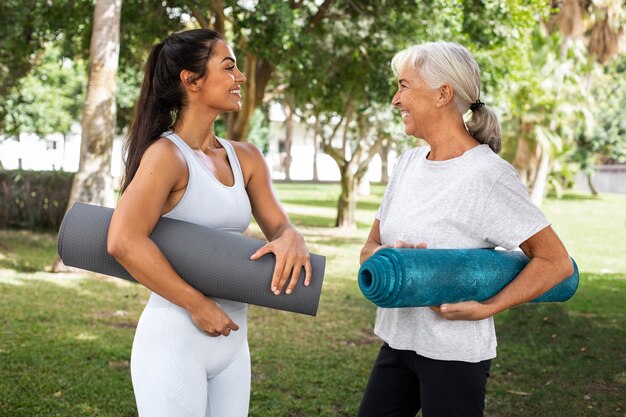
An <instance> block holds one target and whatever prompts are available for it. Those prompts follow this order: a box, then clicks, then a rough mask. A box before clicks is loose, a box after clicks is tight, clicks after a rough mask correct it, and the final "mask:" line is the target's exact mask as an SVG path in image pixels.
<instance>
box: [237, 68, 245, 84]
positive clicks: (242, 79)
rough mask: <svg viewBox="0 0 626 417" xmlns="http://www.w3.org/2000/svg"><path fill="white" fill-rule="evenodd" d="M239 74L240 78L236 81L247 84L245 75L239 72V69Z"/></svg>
mask: <svg viewBox="0 0 626 417" xmlns="http://www.w3.org/2000/svg"><path fill="white" fill-rule="evenodd" d="M237 72H238V75H239V76H238V77H237V78H236V79H235V81H237V82H238V83H242V84H243V83H245V82H246V80H247V79H246V76H245V75H244V73H243V72H241V71H239V69H237Z"/></svg>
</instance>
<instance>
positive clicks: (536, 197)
mask: <svg viewBox="0 0 626 417" xmlns="http://www.w3.org/2000/svg"><path fill="white" fill-rule="evenodd" d="M549 174H550V154H549V152H548V151H546V150H545V149H542V150H541V157H540V159H539V167H538V168H537V174H536V176H535V180H534V182H533V187H532V191H531V193H530V199H531V200H532V202H533V203H535V205H536V206H537V207H541V203H542V202H543V197H544V196H545V194H546V185H547V183H548V175H549Z"/></svg>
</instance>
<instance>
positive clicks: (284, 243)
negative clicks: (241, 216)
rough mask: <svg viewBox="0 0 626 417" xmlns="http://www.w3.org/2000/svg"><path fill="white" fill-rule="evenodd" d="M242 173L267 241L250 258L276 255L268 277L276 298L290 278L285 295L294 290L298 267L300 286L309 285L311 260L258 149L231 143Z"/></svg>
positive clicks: (255, 214) (252, 146) (256, 217)
mask: <svg viewBox="0 0 626 417" xmlns="http://www.w3.org/2000/svg"><path fill="white" fill-rule="evenodd" d="M234 145H235V146H236V149H237V151H238V154H237V155H238V157H239V160H240V162H241V163H242V164H241V168H242V170H243V174H244V180H245V183H246V191H247V192H248V197H249V198H250V204H251V206H252V214H253V215H254V218H255V219H256V221H257V223H258V224H259V226H260V227H261V230H262V231H263V234H264V235H265V237H266V238H267V240H268V241H269V243H267V244H266V245H265V246H263V247H261V248H259V250H257V251H256V252H255V253H254V254H253V255H252V256H251V257H250V259H252V260H257V259H259V258H261V257H262V256H263V255H265V254H267V253H269V252H272V253H274V255H275V256H276V267H275V269H274V275H273V276H272V284H271V290H272V292H273V293H274V294H276V295H279V294H280V293H281V291H282V290H283V287H284V286H285V284H286V283H287V281H288V280H289V278H290V277H291V280H290V281H289V285H288V286H287V289H286V290H285V294H291V293H292V292H293V289H294V288H295V286H296V284H297V282H298V279H299V278H300V272H301V271H302V268H304V271H305V278H304V285H309V283H310V282H311V260H310V255H309V251H308V250H307V248H306V245H305V243H304V239H303V238H302V235H300V233H299V232H298V231H297V230H296V229H295V228H294V227H293V226H292V225H291V223H290V222H289V218H288V217H287V214H286V213H285V211H284V210H283V208H282V207H281V205H280V203H279V202H278V199H277V198H276V195H275V194H274V191H273V189H272V181H271V177H270V173H269V169H268V167H267V164H266V163H265V158H264V157H263V154H261V152H260V151H259V150H258V148H257V147H256V146H254V145H252V144H249V143H236V144H234Z"/></svg>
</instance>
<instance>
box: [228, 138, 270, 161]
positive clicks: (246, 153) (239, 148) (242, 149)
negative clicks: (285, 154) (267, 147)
mask: <svg viewBox="0 0 626 417" xmlns="http://www.w3.org/2000/svg"><path fill="white" fill-rule="evenodd" d="M228 143H230V144H231V145H233V148H235V152H237V157H238V158H242V157H243V158H248V159H251V160H264V158H263V154H262V153H261V150H260V149H259V148H257V147H256V145H254V144H252V143H250V142H236V141H234V140H229V141H228Z"/></svg>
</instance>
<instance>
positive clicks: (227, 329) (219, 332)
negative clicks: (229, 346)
mask: <svg viewBox="0 0 626 417" xmlns="http://www.w3.org/2000/svg"><path fill="white" fill-rule="evenodd" d="M223 319H225V320H226V323H225V324H224V325H223V326H222V327H221V328H219V329H212V330H207V332H206V333H207V334H208V335H209V336H211V337H218V336H228V335H230V333H231V332H236V331H237V330H239V325H238V324H237V323H235V322H234V321H232V319H231V318H230V317H228V316H227V315H226V313H224V315H223Z"/></svg>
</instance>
